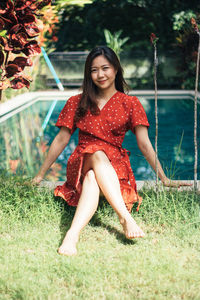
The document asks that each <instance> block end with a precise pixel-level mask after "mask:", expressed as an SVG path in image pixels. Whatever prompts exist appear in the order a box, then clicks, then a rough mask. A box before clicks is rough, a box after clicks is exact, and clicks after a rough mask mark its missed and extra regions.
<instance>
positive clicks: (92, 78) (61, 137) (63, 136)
mask: <svg viewBox="0 0 200 300" xmlns="http://www.w3.org/2000/svg"><path fill="white" fill-rule="evenodd" d="M125 85H126V83H125V81H124V78H123V72H122V67H121V65H120V62H119V60H118V57H117V56H116V54H115V53H114V51H113V50H112V49H110V48H108V47H106V46H100V47H96V48H95V49H93V50H92V51H91V52H90V53H89V55H88V57H87V60H86V63H85V73H84V81H83V92H82V94H80V95H77V96H74V97H71V98H70V99H69V100H68V101H67V103H66V105H65V107H64V108H63V110H62V112H61V113H60V115H59V118H58V121H57V123H56V126H58V127H60V128H61V129H60V132H59V133H58V134H57V136H56V137H55V139H54V141H53V143H52V144H51V147H50V149H49V152H48V155H47V157H46V159H45V161H44V163H43V165H42V167H41V169H40V171H39V173H38V174H37V175H36V177H35V178H34V179H33V182H34V183H37V184H38V183H39V182H40V181H41V180H42V179H43V178H44V176H45V173H46V171H47V170H48V169H49V168H50V166H51V165H52V164H53V162H54V161H55V160H56V158H57V157H58V156H59V155H60V153H61V152H62V151H63V149H64V148H65V147H66V145H67V144H68V142H69V140H70V137H71V135H72V134H73V132H74V131H75V129H76V128H79V143H78V146H77V147H76V149H75V151H74V152H73V154H72V155H71V156H70V158H69V161H68V164H67V181H66V182H65V184H64V185H63V186H58V187H57V188H56V189H55V192H54V193H55V195H56V196H60V197H62V198H63V199H65V200H66V201H67V203H68V204H69V205H73V206H77V209H76V212H75V215H74V218H73V221H72V224H71V227H70V229H69V230H68V231H67V233H66V236H65V238H64V240H63V242H62V245H61V246H60V247H59V249H58V253H59V254H63V255H75V254H76V253H77V249H76V244H77V242H78V239H79V235H80V232H81V230H82V229H83V228H84V227H85V225H86V224H87V223H88V222H89V221H90V219H91V218H92V216H93V215H94V213H95V211H96V209H97V206H98V202H99V195H100V192H102V193H103V194H104V196H105V198H106V199H107V201H108V202H109V203H110V205H111V206H112V207H113V209H114V210H115V211H116V213H117V214H118V216H119V220H120V223H121V225H122V226H123V230H124V233H125V236H126V237H127V238H136V237H143V236H144V232H143V231H142V229H141V228H140V227H139V226H138V225H137V224H136V222H135V221H134V219H133V218H132V216H131V214H130V211H131V208H132V205H133V203H134V202H138V209H139V205H140V203H141V197H139V196H138V194H137V190H136V183H135V178H134V175H133V172H132V169H131V166H130V161H129V157H128V153H127V152H128V151H127V150H125V149H122V142H123V139H124V135H125V133H126V131H128V130H129V129H130V130H132V131H133V132H134V133H135V135H136V139H137V143H138V147H139V149H140V150H141V152H142V153H143V155H144V156H145V158H146V159H147V161H148V162H149V164H150V165H151V166H152V168H153V169H154V170H155V152H154V150H153V147H152V145H151V142H150V140H149V137H148V131H147V128H148V126H149V123H148V120H147V117H146V114H145V112H144V109H143V107H142V105H141V104H140V102H139V100H138V99H137V98H136V97H133V96H128V95H126V94H124V87H125ZM158 176H159V178H160V180H161V181H162V182H163V184H164V185H165V186H176V185H177V183H175V182H172V181H170V180H169V179H168V178H167V177H166V176H165V174H164V172H163V170H162V167H161V165H160V163H159V162H158Z"/></svg>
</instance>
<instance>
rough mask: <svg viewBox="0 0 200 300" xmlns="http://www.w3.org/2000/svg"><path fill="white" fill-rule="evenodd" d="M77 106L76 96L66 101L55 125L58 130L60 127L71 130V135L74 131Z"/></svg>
mask: <svg viewBox="0 0 200 300" xmlns="http://www.w3.org/2000/svg"><path fill="white" fill-rule="evenodd" d="M77 106H78V101H77V97H76V96H72V97H70V98H69V99H68V100H67V102H66V104H65V106H64V107H63V109H62V111H61V113H60V115H59V117H58V120H57V122H56V124H55V125H56V126H57V127H59V128H61V127H62V126H64V127H67V128H69V129H70V130H71V133H73V132H74V131H75V129H76V124H75V122H74V117H75V113H76V109H77Z"/></svg>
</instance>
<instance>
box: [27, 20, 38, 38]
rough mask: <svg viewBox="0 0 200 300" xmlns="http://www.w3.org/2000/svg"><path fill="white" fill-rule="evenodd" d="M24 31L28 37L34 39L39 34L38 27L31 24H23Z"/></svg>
mask: <svg viewBox="0 0 200 300" xmlns="http://www.w3.org/2000/svg"><path fill="white" fill-rule="evenodd" d="M24 29H25V30H26V32H27V34H28V35H29V36H30V37H35V36H37V35H38V34H39V32H40V31H39V29H38V27H37V26H36V25H35V24H33V23H30V24H24Z"/></svg>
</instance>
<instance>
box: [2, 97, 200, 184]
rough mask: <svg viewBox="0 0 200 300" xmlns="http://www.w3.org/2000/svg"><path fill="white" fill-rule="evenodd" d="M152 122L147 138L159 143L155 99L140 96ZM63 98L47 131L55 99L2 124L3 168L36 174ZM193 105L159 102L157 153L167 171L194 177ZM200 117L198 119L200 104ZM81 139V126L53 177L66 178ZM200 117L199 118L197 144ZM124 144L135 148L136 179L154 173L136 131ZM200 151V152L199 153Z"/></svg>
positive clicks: (187, 101)
mask: <svg viewBox="0 0 200 300" xmlns="http://www.w3.org/2000/svg"><path fill="white" fill-rule="evenodd" d="M140 100H141V102H142V104H143V106H144V108H145V111H146V113H147V117H148V120H149V123H150V128H149V137H150V140H151V142H152V144H153V146H154V143H155V138H154V136H155V116H154V100H151V99H149V100H146V99H142V98H141V99H140ZM64 104H65V101H58V102H57V103H56V105H55V108H54V111H53V114H52V115H51V118H50V120H49V122H48V123H47V126H46V128H45V130H44V132H42V131H41V128H42V124H43V123H44V120H45V117H46V115H47V112H48V110H49V109H50V107H51V105H52V101H43V100H42V101H38V102H36V103H34V104H33V105H32V106H30V107H28V108H26V109H24V110H23V111H21V112H20V113H18V114H16V115H14V116H12V117H11V118H9V119H7V120H6V121H4V122H2V123H1V124H0V147H1V149H0V151H1V152H0V169H7V170H11V172H13V173H22V174H24V175H25V176H34V175H35V174H36V173H37V171H38V170H39V167H40V166H41V164H42V161H43V160H44V156H45V155H46V153H47V150H48V146H49V145H50V144H51V142H52V140H53V138H54V137H55V135H56V133H57V132H58V130H59V129H58V128H56V127H55V126H54V124H55V122H56V120H57V118H58V115H59V113H60V111H61V109H62V108H63V106H64ZM193 106H194V103H193V101H192V100H191V99H185V100H179V99H178V100H176V99H174V100H172V99H170V100H167V99H160V100H159V101H158V122H159V130H158V155H159V160H160V162H161V164H162V166H163V169H164V171H165V173H166V175H167V176H169V177H171V178H173V179H185V180H186V179H188V180H189V179H193V168H194V146H193V145H194V142H193V123H194V121H193V118H194V116H193V115H194V113H193ZM198 119H200V114H199V107H198ZM77 142H78V131H76V132H75V133H74V135H73V136H72V138H71V140H70V143H69V145H68V146H67V147H66V149H65V150H64V151H63V153H62V154H61V155H60V156H59V158H58V159H57V161H56V163H55V164H54V165H53V167H52V168H51V170H50V171H49V173H48V175H47V179H49V180H65V174H66V163H67V160H68V158H69V156H70V154H71V153H72V151H73V150H74V148H75V146H76V144H77ZM199 142H200V122H198V145H199ZM123 147H124V148H126V149H128V150H129V151H130V152H131V156H130V161H131V165H132V168H133V171H134V174H135V177H136V180H146V179H153V178H155V175H154V172H153V171H152V169H151V167H150V166H149V165H148V163H147V162H146V160H145V159H144V157H143V156H142V154H141V152H140V151H139V149H138V147H137V143H136V139H135V136H134V134H133V133H132V132H131V131H129V132H127V134H126V136H125V140H124V143H123ZM199 156H200V155H199ZM198 174H199V175H198V179H200V158H199V161H198Z"/></svg>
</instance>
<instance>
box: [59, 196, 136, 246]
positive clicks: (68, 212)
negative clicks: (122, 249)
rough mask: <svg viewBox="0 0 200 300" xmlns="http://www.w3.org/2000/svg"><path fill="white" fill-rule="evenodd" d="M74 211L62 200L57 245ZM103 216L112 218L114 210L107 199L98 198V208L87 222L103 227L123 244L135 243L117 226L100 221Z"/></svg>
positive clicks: (74, 208) (68, 226)
mask: <svg viewBox="0 0 200 300" xmlns="http://www.w3.org/2000/svg"><path fill="white" fill-rule="evenodd" d="M55 201H56V202H61V201H64V200H62V199H61V198H59V197H55ZM75 211H76V207H72V206H69V205H68V204H67V203H66V202H64V209H63V213H62V215H61V219H60V226H59V227H60V234H61V237H60V241H59V246H60V244H61V243H62V241H63V239H64V237H65V235H66V232H67V231H68V229H69V228H70V226H71V223H72V220H73V217H74V214H75ZM104 216H106V217H108V216H109V217H111V218H112V217H113V216H114V211H113V209H112V208H111V207H110V205H109V204H108V203H107V201H106V200H105V199H104V198H102V199H100V202H99V206H98V209H97V211H96V213H95V214H94V216H93V217H92V219H91V220H90V222H89V224H90V225H91V226H97V227H102V228H105V229H106V230H107V231H108V232H109V233H110V234H112V235H114V236H115V237H116V239H117V240H118V241H120V243H122V244H124V245H130V244H131V245H134V244H136V241H135V240H129V239H127V238H126V237H125V235H124V234H123V233H121V232H120V231H119V230H118V229H117V228H115V227H113V226H111V225H110V224H109V223H107V222H105V221H102V218H103V217H104ZM105 219H106V218H105Z"/></svg>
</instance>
